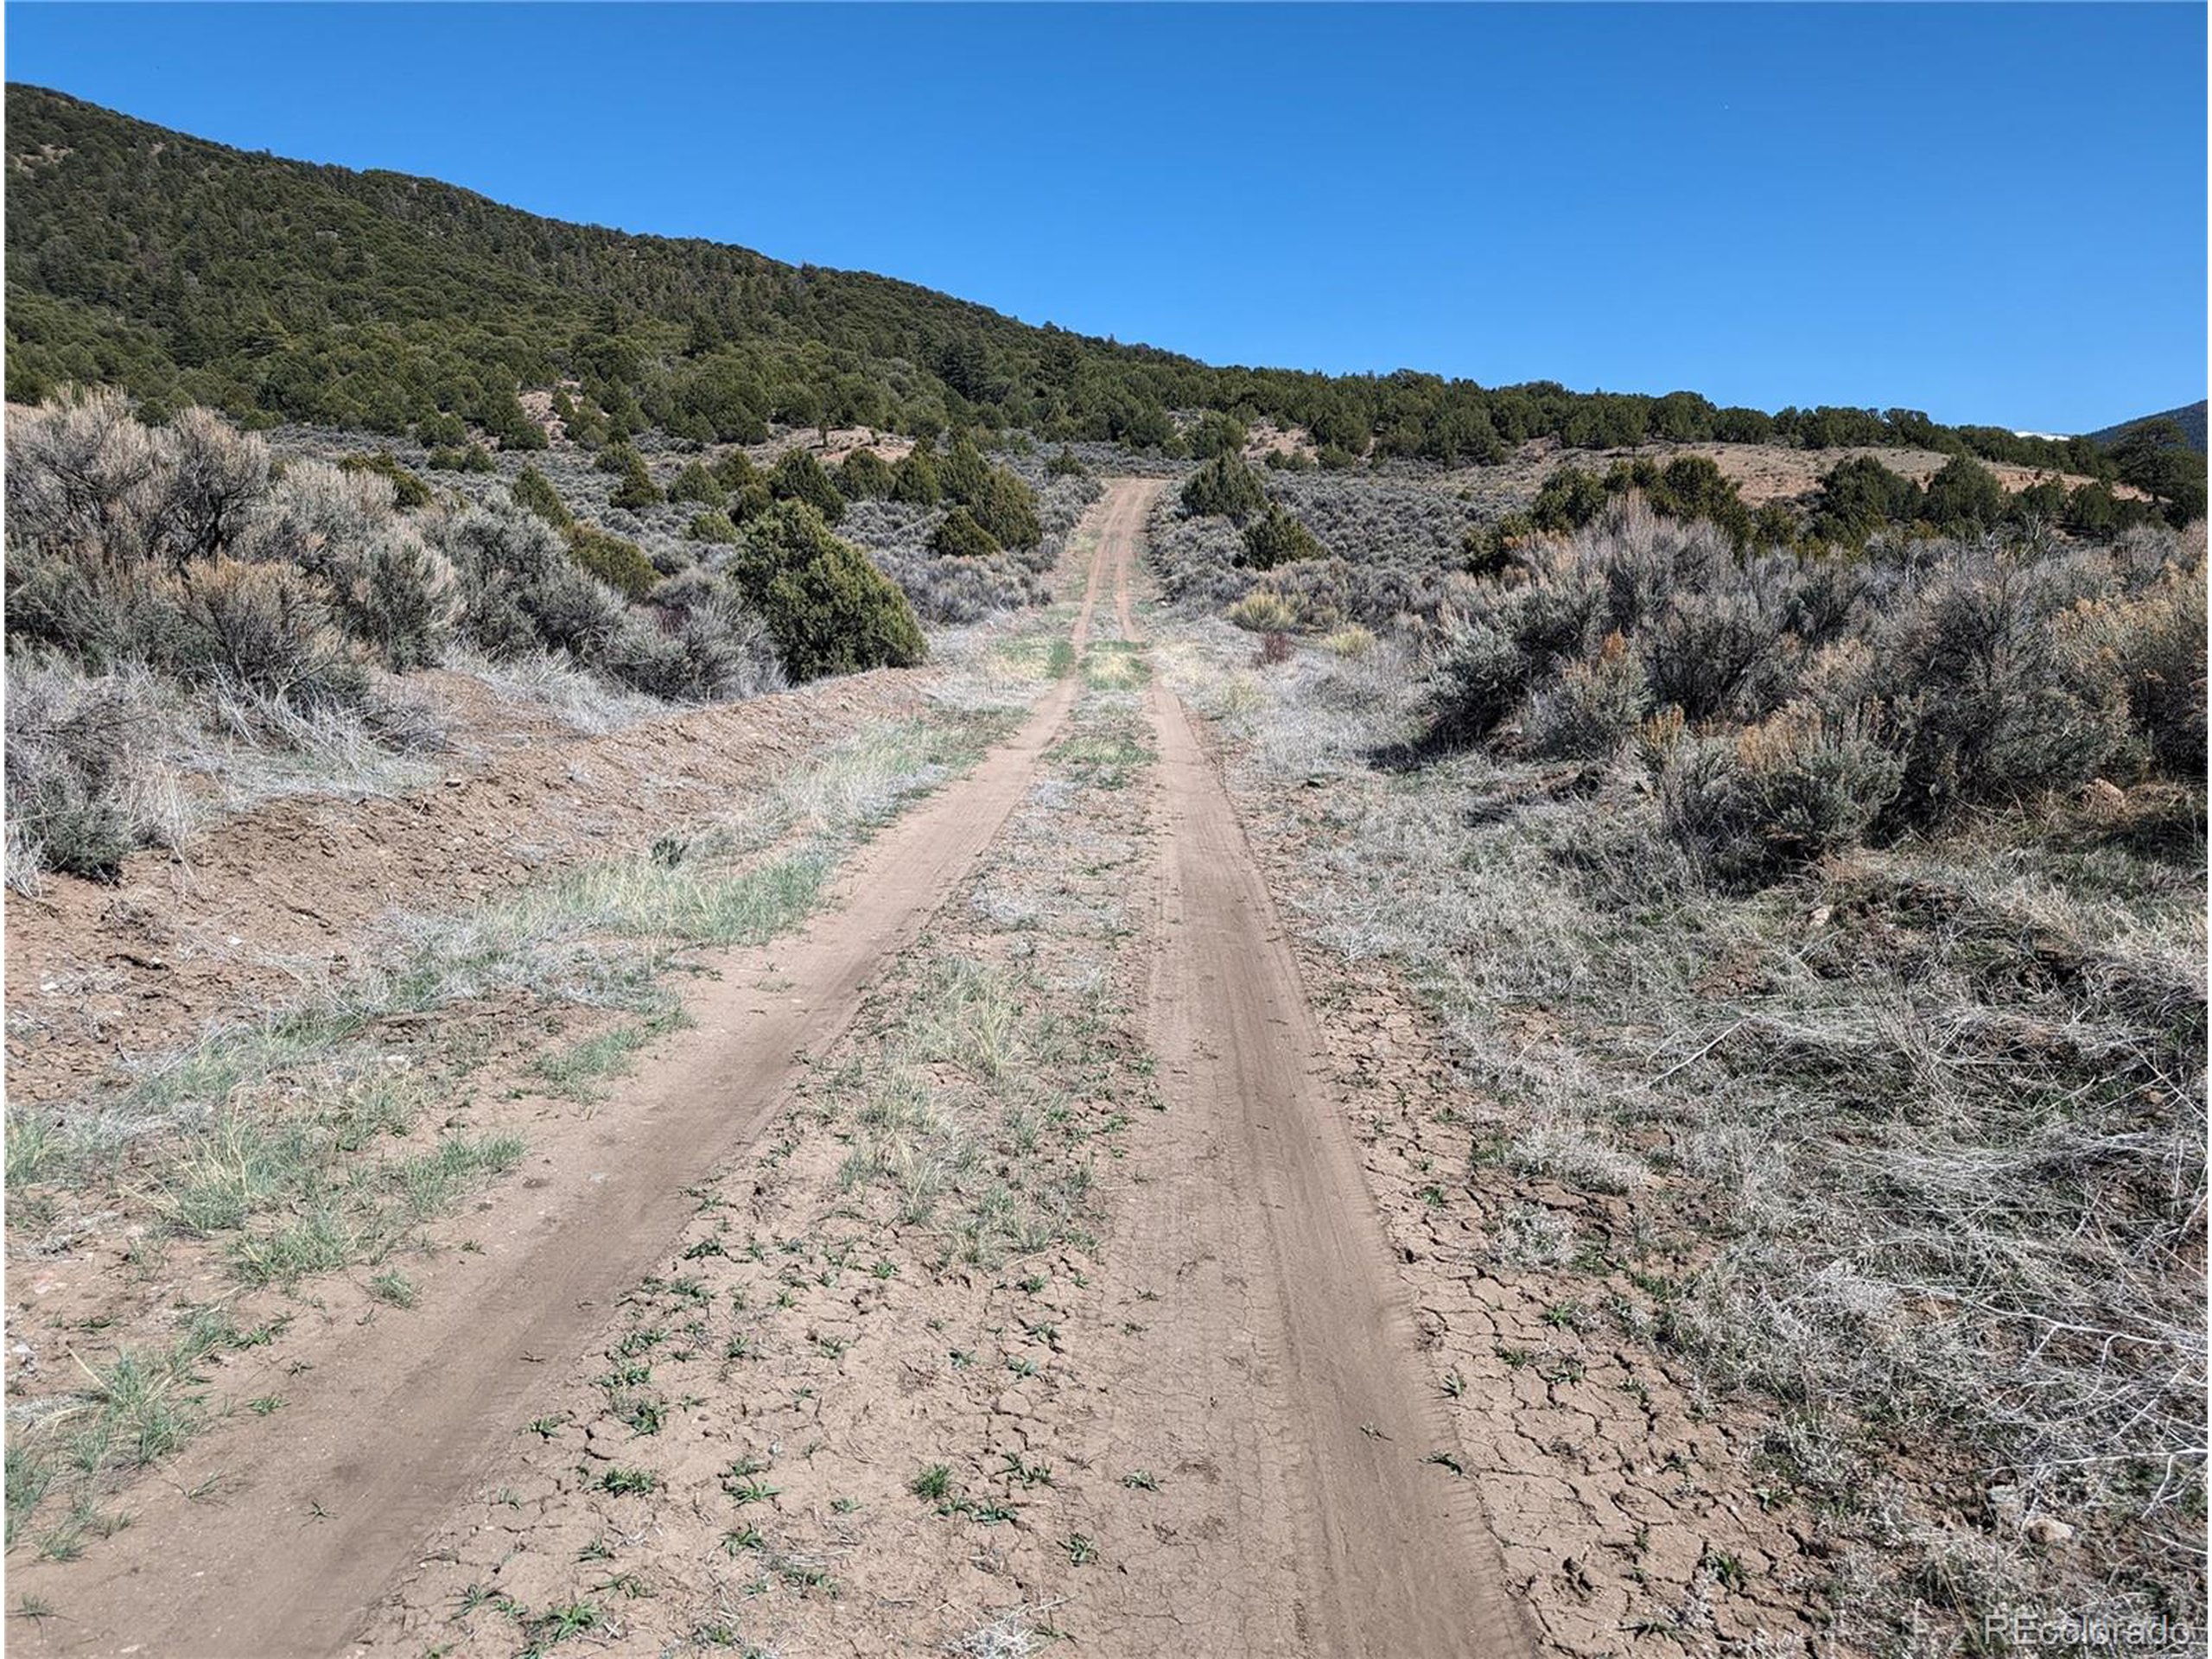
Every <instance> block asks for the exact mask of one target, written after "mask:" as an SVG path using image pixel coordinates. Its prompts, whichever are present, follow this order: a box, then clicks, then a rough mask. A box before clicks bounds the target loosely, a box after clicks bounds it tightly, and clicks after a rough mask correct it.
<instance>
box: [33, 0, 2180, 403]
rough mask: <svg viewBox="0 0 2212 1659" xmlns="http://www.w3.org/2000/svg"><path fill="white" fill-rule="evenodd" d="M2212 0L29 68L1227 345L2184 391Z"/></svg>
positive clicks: (524, 19) (1707, 371) (1321, 12)
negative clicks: (2207, 1)
mask: <svg viewBox="0 0 2212 1659" xmlns="http://www.w3.org/2000/svg"><path fill="white" fill-rule="evenodd" d="M2205 16H2206V13H2205V8H2204V7H2202V6H2201V5H2190V4H2177V5H2166V6H2147V7H2139V6H2122V5H2091V6H2085V7H2078V8H2077V7H2071V6H2057V5H2036V6H2024V7H2013V6H2006V5H1974V6H1966V7H1960V8H1949V7H1933V6H1911V5H1886V6H1847V7H1839V8H1834V9H1829V8H1817V9H1816V8H1787V9H1785V8H1780V7H1764V6H1715V7H1701V8H1673V7H1664V8H1662V7H1656V6H1651V7H1631V8H1628V9H1623V10H1614V9H1609V8H1599V7H1567V6H1561V7H1546V8H1541V9H1532V10H1521V9H1509V8H1503V7H1472V8H1449V9H1447V8H1443V7H1422V8H1402V9H1401V8H1391V9H1382V8H1376V7H1366V8H1360V9H1337V8H1333V7H1301V8H1294V9H1278V8H1274V7H1262V6H1236V7H1226V6H1224V7H1216V8H1203V9H1178V8H1152V7H1134V6H1131V7H1112V8H1098V9H1091V8H1081V9H1077V8H1058V9H1036V10H1032V9H1027V8H1014V7H993V8H982V9H969V8H938V7H928V8H922V7H915V8H903V9H902V8H885V7H859V6H850V7H817V8H784V7H765V6H762V7H742V8H738V7H730V8H724V7H709V6H676V7H645V6H626V7H613V6H607V7H598V6H556V7H531V6H520V5H514V6H499V7H486V8H478V9H464V8H460V7H441V8H428V9H425V8H415V7H407V6H397V5H377V6H367V5H364V6H328V7H319V8H297V9H296V8H291V7H279V6H264V5H250V6H233V7H202V6H186V5H157V6H135V7H130V8H126V9H124V10H111V9H108V8H104V7H97V6H90V5H55V4H27V3H22V0H17V3H16V4H14V5H11V6H10V7H9V8H8V11H7V41H6V45H7V73H8V74H9V76H10V79H17V80H29V81H35V82H39V83H41V84H43V85H47V86H55V87H59V88H60V89H61V90H63V91H65V92H73V93H75V94H77V95H78V96H79V97H83V98H87V99H92V100H93V101H94V102H97V103H100V104H105V105H112V106H114V107H116V108H118V109H121V110H124V111H128V112H129V113H130V114H133V115H137V116H141V117H143V118H147V119H149V120H152V121H156V122H159V123H162V124H164V125H168V126H173V127H178V128H181V129H183V130H187V131H189V132H194V133H198V134H200V135H203V136H205V137H211V138H216V139H220V140H222V141H224V142H226V143H232V144H238V145H241V146H244V147H246V148H249V149H270V150H273V151H275V152H277V154H279V155H284V156H303V157H307V158H309V159H312V160H316V161H327V162H342V163H345V164H347V165H350V166H355V167H370V166H376V167H386V168H397V169H399V170H402V171H405V172H411V173H420V174H427V175H433V176H435V177H438V178H442V179H447V180H450V181H454V182H455V183H458V184H462V185H466V186H468V187H470V188H474V189H476V190H480V191H482V192H484V193H485V194H487V195H490V196H493V197H496V198H498V199H499V200H502V201H507V202H512V203H514V204H516V205H517V206H518V207H527V208H530V209H532V210H534V211H536V212H538V213H550V214H553V215H556V216H557V217H560V218H563V219H584V220H590V221H594V222H596V223H600V224H606V225H613V226H621V227H623V228H625V229H629V230H637V231H654V232H668V233H675V234H686V235H697V236H706V237H713V238H717V239H721V240H726V241H732V242H738V243H741V244H744V245H747V246H749V247H753V248H757V249H760V251H764V252H766V253H770V254H772V255H775V256H777V257H781V258H785V259H793V260H809V261H812V262H814V263H816V264H826V265H837V266H844V267H849V268H855V269H861V270H878V271H883V272H886V273H887V274H889V275H893V276H897V277H906V278H908V279H910V280H912V281H914V282H918V283H926V284H928V285H929V286H931V287H933V288H939V289H947V290H950V292H952V293H955V294H958V295H961V296H964V297H967V298H970V299H976V300H980V301H982V302H984V303H986V304H988V305H992V306H995V307H996V308H999V309H1001V310H1004V311H1007V312H1011V313H1012V314H1014V315H1017V316H1020V317H1023V318H1026V319H1027V320H1029V321H1054V322H1058V323H1060V324H1062V325H1063V326H1065V327H1072V328H1078V329H1081V330H1083V331H1084V332H1086V333H1093V334H1114V335H1116V336H1117V337H1118V338H1120V339H1122V340H1146V341H1148V342H1150V343H1152V344H1154V345H1159V346H1169V347H1173V348H1175V349H1178V350H1181V351H1185V352H1189V353H1193V354H1195V355H1198V356H1200V357H1204V358H1207V359H1211V360H1214V361H1217V362H1248V363H1268V364H1279V365H1291V366H1297V367H1313V368H1321V369H1327V370H1331V371H1348V370H1360V369H1377V370H1388V369H1391V368H1395V367H1399V366H1410V367H1416V368H1423V369H1430V370H1434V371H1437V372H1443V373H1446V374H1458V375H1467V376H1471V377H1473V378H1476V379H1478V380H1481V381H1484V382H1485V383H1488V384H1498V383H1503V382H1508V381H1513V380H1522V379H1535V378H1545V379H1556V380H1560V381H1564V382H1566V383H1567V385H1572V386H1575V387H1579V388H1587V387H1592V386H1603V387H1605V388H1609V389H1617V390H1624V391H1669V390H1671V389H1674V388H1675V387H1688V388H1692V389H1694V390H1696V391H1703V392H1705V393H1707V394H1708V395H1709V396H1711V397H1714V398H1716V399H1718V400H1719V401H1721V402H1724V403H1729V402H1741V403H1750V404H1759V405H1762V406H1764V407H1768V408H1772V407H1776V406H1777V405H1780V404H1789V403H1799V404H1813V403H1837V404H1872V405H1877V406H1887V405H1891V404H1904V405H1908V406H1913V407H1919V408H1924V409H1926V410H1929V412H1931V413H1932V414H1934V415H1936V416H1937V417H1939V418H1941V419H1946V420H1953V421H1985V422H1990V423H1997V424H2002V425H2007V426H2016V427H2021V428H2025V429H2033V430H2044V431H2055V432H2066V431H2075V430H2082V429H2090V428H2094V427H2097V426H2100V425H2102V424H2105V423H2108V422H2111V421H2114V420H2118V419H2120V418H2123V417H2126V416H2133V415H2137V414H2140V413H2143V412H2145V411H2148V410H2154V409H2159V408H2164V407H2166V406H2169V405H2171V404H2179V403H2185V402H2190V401H2193V400H2194V399H2196V398H2197V397H2202V396H2203V395H2204V389H2205V306H2206V268H2205V245H2206V242H2205V237H2206V232H2205V183H2206V180H2205V134H2206V125H2205V44H2206V41H2205Z"/></svg>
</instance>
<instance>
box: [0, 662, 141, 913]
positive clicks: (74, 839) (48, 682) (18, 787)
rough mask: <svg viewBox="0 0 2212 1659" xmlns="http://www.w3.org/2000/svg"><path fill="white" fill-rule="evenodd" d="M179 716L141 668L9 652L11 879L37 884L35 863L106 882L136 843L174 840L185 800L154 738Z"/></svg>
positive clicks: (30, 887) (23, 885)
mask: <svg viewBox="0 0 2212 1659" xmlns="http://www.w3.org/2000/svg"><path fill="white" fill-rule="evenodd" d="M175 719H176V712H175V709H172V708H170V707H168V706H167V705H166V704H165V702H164V701H163V699H162V693H161V688H160V687H159V685H158V684H157V683H155V682H154V681H153V679H152V678H151V677H149V676H148V675H147V674H145V673H144V672H143V671H139V672H135V673H130V672H126V673H122V674H108V675H100V676H98V677H86V676H83V675H79V674H76V673H73V672H72V671H68V670H67V669H66V668H64V667H62V666H60V665H59V664H38V663H33V662H30V661H28V660H26V659H24V658H21V657H20V656H18V657H14V658H10V660H9V664H8V738H7V784H8V867H9V868H8V882H9V885H10V887H16V888H18V889H20V890H24V891H31V892H35V891H36V889H37V885H38V874H39V872H40V871H41V870H61V871H66V872H67V873H68V874H73V875H82V876H87V877H90V878H92V879H93V880H112V879H113V878H114V877H115V875H116V874H117V872H118V870H119V868H121V866H122V862H123V860H124V858H125V857H126V856H127V855H130V853H132V852H135V851H136V850H137V849H139V848H141V847H151V846H174V845H175V844H176V842H178V840H179V839H180V838H181V836H182V834H183V829H184V823H185V810H184V804H183V800H182V797H181V794H180V792H179V790H178V787H177V781H176V777H175V773H174V772H172V771H171V770H170V768H169V767H168V766H167V765H165V764H164V763H163V762H162V760H161V759H160V757H159V754H158V745H157V741H156V740H157V739H158V737H159V735H160V734H161V733H162V731H163V730H164V729H165V728H167V727H168V726H169V725H171V724H173V723H175Z"/></svg>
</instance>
